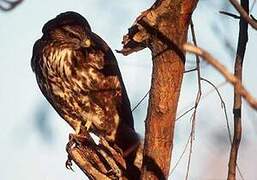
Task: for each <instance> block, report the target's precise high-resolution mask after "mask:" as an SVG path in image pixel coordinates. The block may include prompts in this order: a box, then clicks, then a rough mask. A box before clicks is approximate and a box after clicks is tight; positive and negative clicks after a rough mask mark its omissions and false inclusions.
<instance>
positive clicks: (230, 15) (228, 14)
mask: <svg viewBox="0 0 257 180" xmlns="http://www.w3.org/2000/svg"><path fill="white" fill-rule="evenodd" d="M219 13H220V14H223V15H227V16H229V17H232V18H235V19H240V16H238V15H235V14H233V13H230V12H226V11H219Z"/></svg>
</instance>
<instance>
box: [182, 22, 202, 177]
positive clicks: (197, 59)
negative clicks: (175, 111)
mask: <svg viewBox="0 0 257 180" xmlns="http://www.w3.org/2000/svg"><path fill="white" fill-rule="evenodd" d="M190 29H191V34H192V38H193V43H194V45H195V46H197V42H196V36H195V31H194V24H193V21H192V20H191V23H190ZM195 59H196V70H197V83H198V92H197V96H196V99H195V106H194V112H193V114H192V117H191V118H192V127H191V134H190V150H189V157H188V163H187V171H186V178H185V179H186V180H187V179H188V177H189V169H190V163H191V157H192V151H193V140H194V135H195V122H196V112H197V107H198V105H199V102H200V100H201V96H202V87H201V71H200V58H199V56H198V55H197V54H196V55H195Z"/></svg>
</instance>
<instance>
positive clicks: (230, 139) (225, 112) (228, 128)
mask: <svg viewBox="0 0 257 180" xmlns="http://www.w3.org/2000/svg"><path fill="white" fill-rule="evenodd" d="M201 80H202V81H205V82H207V83H208V84H210V85H211V86H212V87H213V88H214V89H215V91H216V92H217V94H218V96H219V98H220V102H221V107H222V109H223V111H224V115H225V119H226V126H227V131H228V137H229V142H230V144H232V135H231V130H230V126H229V121H228V113H227V108H226V103H225V101H224V100H223V98H222V96H221V94H220V92H219V89H218V88H217V87H216V86H215V85H214V84H213V83H212V82H211V81H209V80H207V79H205V78H201ZM236 168H237V170H238V173H239V175H240V177H241V179H242V180H244V179H245V178H244V176H243V173H242V172H241V170H240V167H239V165H238V164H237V165H236Z"/></svg>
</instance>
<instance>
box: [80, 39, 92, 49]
mask: <svg viewBox="0 0 257 180" xmlns="http://www.w3.org/2000/svg"><path fill="white" fill-rule="evenodd" d="M81 46H82V47H84V48H88V47H90V46H91V41H90V39H87V38H86V39H84V40H83V41H82V42H81Z"/></svg>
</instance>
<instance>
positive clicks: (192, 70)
mask: <svg viewBox="0 0 257 180" xmlns="http://www.w3.org/2000/svg"><path fill="white" fill-rule="evenodd" d="M196 70H197V68H193V69H189V70H185V71H184V73H189V72H194V71H196Z"/></svg>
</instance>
